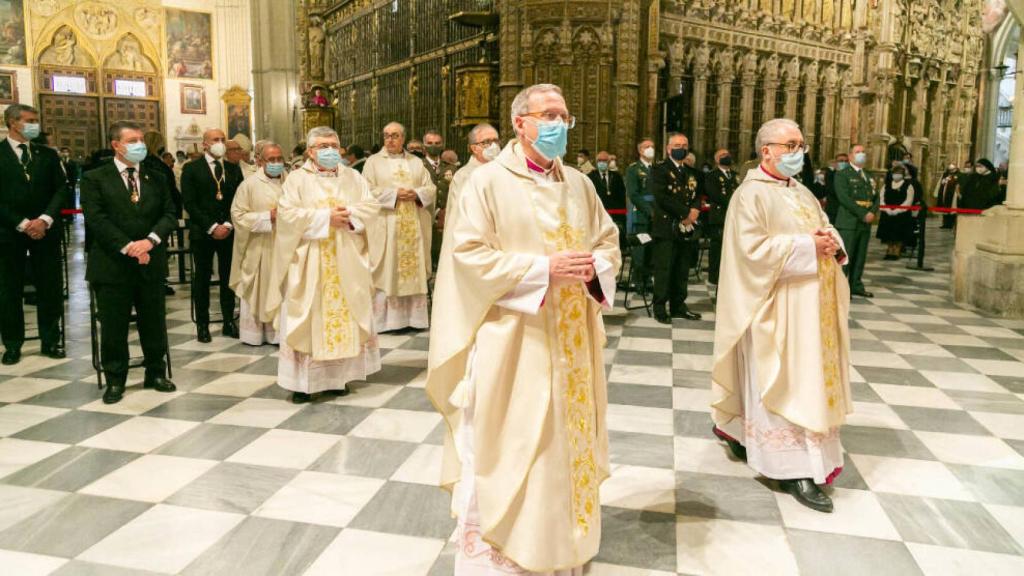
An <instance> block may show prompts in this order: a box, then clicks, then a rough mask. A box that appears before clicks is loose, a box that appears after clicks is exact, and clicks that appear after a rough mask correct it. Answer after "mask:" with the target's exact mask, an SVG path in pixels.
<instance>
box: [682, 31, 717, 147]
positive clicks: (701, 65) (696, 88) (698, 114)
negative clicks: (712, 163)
mask: <svg viewBox="0 0 1024 576" xmlns="http://www.w3.org/2000/svg"><path fill="white" fill-rule="evenodd" d="M710 65H711V62H710V49H709V48H708V45H707V44H701V45H700V46H699V47H697V52H696V54H695V55H694V62H693V103H692V104H693V110H692V112H693V113H692V114H691V116H690V117H691V118H693V121H694V129H693V134H689V135H688V136H689V137H690V146H693V145H694V144H696V145H698V146H700V145H703V143H704V130H705V127H704V122H705V118H704V105H705V104H706V103H707V98H708V73H709V71H710ZM683 129H684V131H685V129H686V127H685V126H684V127H683Z"/></svg>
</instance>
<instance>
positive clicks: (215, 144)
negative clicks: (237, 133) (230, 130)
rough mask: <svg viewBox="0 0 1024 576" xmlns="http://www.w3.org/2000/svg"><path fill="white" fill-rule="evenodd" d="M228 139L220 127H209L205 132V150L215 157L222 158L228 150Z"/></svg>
mask: <svg viewBox="0 0 1024 576" xmlns="http://www.w3.org/2000/svg"><path fill="white" fill-rule="evenodd" d="M227 139H228V137H227V135H226V134H224V131H223V130H221V129H220V128H207V129H206V131H205V132H203V150H205V151H206V152H209V153H210V155H211V156H213V157H214V158H220V157H222V156H224V153H225V152H226V151H227V146H226V144H225V143H226V142H227Z"/></svg>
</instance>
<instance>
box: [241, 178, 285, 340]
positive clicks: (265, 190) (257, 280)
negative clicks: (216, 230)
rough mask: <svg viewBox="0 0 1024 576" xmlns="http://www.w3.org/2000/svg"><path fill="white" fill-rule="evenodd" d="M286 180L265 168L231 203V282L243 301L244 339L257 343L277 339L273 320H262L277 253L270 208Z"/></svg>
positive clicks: (275, 201) (242, 326)
mask: <svg viewBox="0 0 1024 576" xmlns="http://www.w3.org/2000/svg"><path fill="white" fill-rule="evenodd" d="M283 181H284V176H283V175H282V176H281V177H280V178H270V177H269V176H267V174H266V172H264V171H263V170H262V169H261V170H260V171H259V172H257V173H256V174H254V175H253V176H252V177H250V178H247V179H246V180H245V181H244V182H242V185H241V186H239V187H238V191H237V192H235V199H234V201H232V203H231V222H232V224H234V226H235V242H234V246H233V251H234V255H233V257H232V259H231V280H230V286H231V289H232V290H234V291H235V294H237V295H238V298H239V300H240V301H241V307H242V313H241V314H240V316H239V332H240V337H241V340H242V342H245V343H246V344H252V345H254V346H259V345H261V344H263V343H264V342H266V343H273V344H276V343H277V338H276V334H275V333H274V327H273V324H272V323H271V322H260V320H259V317H260V316H261V314H260V311H261V310H263V308H264V307H265V303H266V301H267V292H268V290H269V289H270V284H271V278H270V274H271V270H270V268H271V263H272V261H273V256H274V224H273V223H272V222H271V221H270V211H271V210H273V209H274V208H277V202H278V200H279V199H280V198H281V193H282V192H281V183H282V182H283Z"/></svg>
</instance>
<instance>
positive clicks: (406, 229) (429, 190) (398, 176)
mask: <svg viewBox="0 0 1024 576" xmlns="http://www.w3.org/2000/svg"><path fill="white" fill-rule="evenodd" d="M363 177H364V178H366V181H367V182H368V183H369V185H370V190H371V191H372V193H373V196H374V197H375V198H376V199H377V200H378V201H379V202H380V204H381V218H379V219H378V224H377V225H376V226H374V227H373V228H372V229H368V230H367V237H368V239H369V242H370V262H371V265H372V269H373V282H374V287H375V288H376V289H378V290H382V291H383V292H384V293H385V294H387V295H388V296H389V297H393V296H416V295H421V294H426V293H427V280H428V279H429V278H430V272H431V269H430V267H431V264H430V242H431V235H432V232H431V230H432V225H433V221H434V199H435V196H436V194H437V188H436V187H435V186H434V182H433V180H431V178H430V173H429V172H427V169H426V167H424V166H423V161H422V160H420V159H419V158H417V157H416V156H413V155H412V154H409V153H408V152H403V153H402V154H400V155H390V154H388V152H387V150H381V151H380V152H379V153H377V154H374V155H373V156H370V158H369V159H367V160H366V164H365V166H364V168H363ZM397 188H408V189H411V190H415V191H416V193H417V196H418V198H420V199H421V200H422V204H423V205H422V206H419V205H417V203H416V202H414V201H410V200H406V201H397V202H395V204H394V209H391V203H390V201H389V197H390V195H391V194H393V193H394V190H395V189H397Z"/></svg>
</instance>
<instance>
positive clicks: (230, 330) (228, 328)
mask: <svg viewBox="0 0 1024 576" xmlns="http://www.w3.org/2000/svg"><path fill="white" fill-rule="evenodd" d="M224 337H225V338H238V324H235V323H234V322H224Z"/></svg>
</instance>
